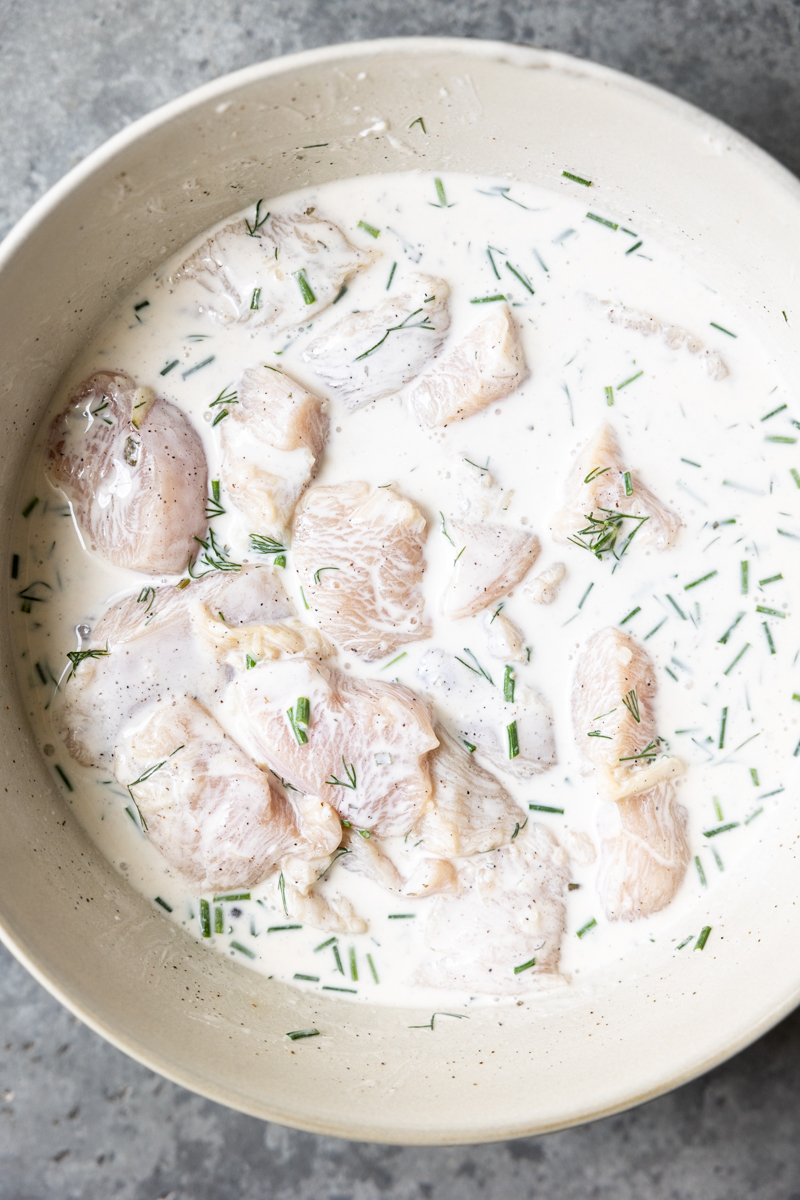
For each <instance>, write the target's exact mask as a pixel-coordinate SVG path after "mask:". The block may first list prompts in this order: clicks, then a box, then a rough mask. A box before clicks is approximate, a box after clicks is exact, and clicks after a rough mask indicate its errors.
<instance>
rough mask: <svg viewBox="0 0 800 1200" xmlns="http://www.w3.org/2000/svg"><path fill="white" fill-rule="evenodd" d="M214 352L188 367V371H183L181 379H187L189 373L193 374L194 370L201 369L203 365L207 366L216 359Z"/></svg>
mask: <svg viewBox="0 0 800 1200" xmlns="http://www.w3.org/2000/svg"><path fill="white" fill-rule="evenodd" d="M216 357H217V356H216V354H211V355H210V356H209V357H208V358H204V359H203V361H202V362H199V363H195V365H194V366H193V367H189V370H188V371H183V372H182V374H181V379H188V378H189V376H190V375H194V373H195V372H196V371H202V369H203V367H207V366H208V365H209V364H210V363H212V362H214V360H215V359H216Z"/></svg>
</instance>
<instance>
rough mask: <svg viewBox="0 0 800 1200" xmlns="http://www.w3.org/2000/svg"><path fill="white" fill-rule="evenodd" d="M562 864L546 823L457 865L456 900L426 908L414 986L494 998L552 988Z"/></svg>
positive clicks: (561, 920)
mask: <svg viewBox="0 0 800 1200" xmlns="http://www.w3.org/2000/svg"><path fill="white" fill-rule="evenodd" d="M567 861H568V860H567V856H566V854H565V853H564V851H563V850H562V849H561V848H560V846H559V845H558V843H557V842H556V840H555V838H554V837H553V836H552V834H551V833H550V832H549V831H548V830H547V829H545V828H544V826H543V825H528V826H527V827H526V828H525V829H524V830H522V831H521V832H520V834H519V836H518V837H517V838H516V840H515V841H514V842H513V843H512V844H511V845H510V846H504V847H503V848H502V849H500V850H494V851H492V853H491V854H482V855H481V856H480V857H479V858H475V859H468V860H467V861H466V862H464V863H462V864H461V865H460V866H459V872H458V875H459V882H460V884H461V889H462V890H461V894H460V895H459V896H458V897H457V898H450V897H445V896H440V897H437V898H435V899H434V900H433V901H432V902H431V906H430V909H429V910H428V914H429V915H428V919H427V921H426V924H425V935H424V936H425V945H426V948H427V950H428V951H429V952H430V953H429V955H428V957H427V959H426V961H424V962H423V963H422V965H421V966H420V967H419V969H418V970H417V973H416V976H415V978H414V980H413V982H415V983H418V984H426V985H428V986H429V987H448V988H461V989H464V990H466V991H469V992H473V993H474V992H478V993H486V992H488V993H493V994H495V995H514V994H516V993H519V992H527V991H530V990H531V989H532V988H536V987H537V986H541V985H542V984H544V983H547V982H549V983H551V984H552V983H555V982H557V981H558V978H559V976H558V963H559V958H560V952H561V938H562V935H563V933H564V926H565V906H564V895H565V892H566V886H567V881H568V878H569V876H568V874H567V869H566V863H567ZM533 959H535V963H534V964H533V965H531V966H526V969H525V970H523V971H520V972H519V973H518V974H515V973H514V968H515V967H522V966H523V965H525V964H528V963H530V962H531V960H533Z"/></svg>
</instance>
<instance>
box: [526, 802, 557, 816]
mask: <svg viewBox="0 0 800 1200" xmlns="http://www.w3.org/2000/svg"><path fill="white" fill-rule="evenodd" d="M528 808H529V809H530V810H531V812H549V813H559V814H560V815H561V816H562V817H563V815H564V810H563V808H553V807H552V806H551V805H550V804H529V805H528Z"/></svg>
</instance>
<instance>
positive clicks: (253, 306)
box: [250, 287, 261, 312]
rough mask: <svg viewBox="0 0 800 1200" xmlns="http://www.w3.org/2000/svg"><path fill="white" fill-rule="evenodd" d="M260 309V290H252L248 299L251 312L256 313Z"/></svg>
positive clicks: (258, 288)
mask: <svg viewBox="0 0 800 1200" xmlns="http://www.w3.org/2000/svg"><path fill="white" fill-rule="evenodd" d="M259 308H261V288H260V287H257V288H253V295H252V296H251V298H250V310H251V312H257V311H258V309H259Z"/></svg>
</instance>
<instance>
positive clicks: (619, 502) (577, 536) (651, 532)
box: [553, 425, 681, 558]
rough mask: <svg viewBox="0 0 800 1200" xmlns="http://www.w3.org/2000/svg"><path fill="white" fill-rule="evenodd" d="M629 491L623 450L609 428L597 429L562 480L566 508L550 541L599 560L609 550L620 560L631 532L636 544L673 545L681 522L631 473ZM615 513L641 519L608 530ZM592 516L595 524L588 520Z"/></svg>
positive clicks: (559, 514)
mask: <svg viewBox="0 0 800 1200" xmlns="http://www.w3.org/2000/svg"><path fill="white" fill-rule="evenodd" d="M627 474H628V475H629V478H630V484H631V487H632V488H633V493H632V495H630V496H626V494H625V475H626V472H625V470H624V462H623V458H622V451H621V450H620V447H619V442H618V441H617V436H616V434H615V433H614V430H613V429H612V428H611V426H610V425H601V426H600V428H599V430H598V431H597V433H596V434H595V436H594V437H593V438H592V440H591V441H590V442H589V443H588V445H586V446H585V447H584V449H583V450H582V451H581V453H580V454H579V455H578V458H577V460H576V462H575V465H574V467H573V468H572V470H571V471H570V474H569V478H568V479H567V488H566V504H567V507H566V508H564V509H562V511H561V512H558V513H556V515H555V517H554V518H553V537H554V538H555V539H556V541H559V542H568V541H572V542H575V541H577V544H578V545H582V546H584V547H585V548H588V549H590V550H592V551H593V552H594V553H595V554H597V555H598V557H599V556H600V555H601V554H602V553H604V552H605V551H609V552H611V553H613V554H614V555H615V557H617V558H619V557H621V555H622V554H624V552H625V549H627V543H628V542H629V541H630V539H631V538H632V537H633V535H634V534H635V536H636V542H637V544H643V545H647V546H655V548H656V549H657V550H666V549H667V548H668V547H669V546H671V545H672V543H673V542H674V541H675V538H676V537H677V535H678V530H679V529H680V525H681V522H680V518H679V517H678V516H677V515H676V514H675V513H674V512H672V510H671V509H669V508H667V506H666V505H665V504H662V503H661V501H660V500H658V499H657V498H656V497H655V496H654V495H653V493H652V492H651V491H650V489H649V488H648V487H647V486H646V485H645V484H643V483H642V482H641V480H640V479H639V477H638V475H636V474H635V473H634V472H628V473H627ZM618 514H627V515H629V516H631V517H636V518H639V517H642V518H644V520H643V521H642V522H641V523H640V522H639V521H637V520H631V521H623V522H622V524H621V526H609V525H608V521H609V520H611V519H612V518H613V517H614V516H616V515H618ZM592 517H594V522H593V521H592V520H591V518H592Z"/></svg>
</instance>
